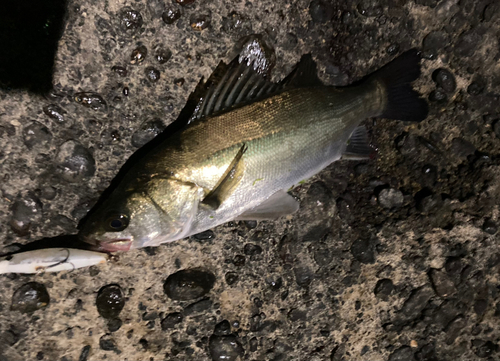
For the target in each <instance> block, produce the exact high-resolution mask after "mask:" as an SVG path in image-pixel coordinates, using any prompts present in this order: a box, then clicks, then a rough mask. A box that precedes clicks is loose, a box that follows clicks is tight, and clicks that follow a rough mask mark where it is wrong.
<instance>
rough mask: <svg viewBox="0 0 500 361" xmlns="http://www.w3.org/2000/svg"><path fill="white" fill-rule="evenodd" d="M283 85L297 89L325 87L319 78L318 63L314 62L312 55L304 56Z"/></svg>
mask: <svg viewBox="0 0 500 361" xmlns="http://www.w3.org/2000/svg"><path fill="white" fill-rule="evenodd" d="M281 84H283V85H285V86H287V87H288V86H293V87H297V88H304V87H309V86H316V85H323V83H322V82H321V80H319V78H318V73H317V69H316V62H315V61H314V60H313V58H312V55H311V53H309V54H305V55H302V58H300V62H299V63H298V64H297V66H296V67H295V69H294V70H293V71H292V72H291V73H290V74H289V75H288V76H287V77H286V78H285V79H283V81H282V82H281Z"/></svg>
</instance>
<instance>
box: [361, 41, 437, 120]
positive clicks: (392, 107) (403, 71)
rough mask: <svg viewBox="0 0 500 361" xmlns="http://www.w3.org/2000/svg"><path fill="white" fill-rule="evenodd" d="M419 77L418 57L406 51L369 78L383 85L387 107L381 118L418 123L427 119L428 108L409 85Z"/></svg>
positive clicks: (414, 53) (413, 52)
mask: <svg viewBox="0 0 500 361" xmlns="http://www.w3.org/2000/svg"><path fill="white" fill-rule="evenodd" d="M419 76H420V56H419V55H418V52H417V50H416V49H411V50H408V51H407V52H405V53H403V54H402V55H400V56H399V57H397V58H396V59H394V60H393V61H391V62H390V63H389V64H387V65H385V66H384V67H382V68H381V69H379V70H378V71H376V72H375V73H374V74H372V75H371V76H370V78H371V79H374V80H376V81H379V82H381V83H382V84H384V86H385V89H386V92H387V105H386V107H385V109H384V111H383V113H382V114H381V115H380V117H381V118H387V119H395V120H407V121H412V122H420V121H422V120H424V119H425V118H426V117H427V113H428V112H429V106H428V105H427V102H426V101H425V100H424V99H422V98H420V97H419V94H418V93H417V92H416V91H414V90H413V89H412V87H411V85H410V83H411V82H412V81H414V80H415V79H417V78H418V77H419Z"/></svg>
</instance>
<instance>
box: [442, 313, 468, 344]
mask: <svg viewBox="0 0 500 361" xmlns="http://www.w3.org/2000/svg"><path fill="white" fill-rule="evenodd" d="M466 326H467V320H466V319H465V318H464V316H462V315H459V316H457V317H455V319H453V320H452V321H451V322H450V323H449V324H448V326H446V343H447V344H448V345H451V344H452V343H453V342H455V339H456V338H457V337H458V336H459V335H460V333H461V332H462V331H463V330H464V328H465V327H466Z"/></svg>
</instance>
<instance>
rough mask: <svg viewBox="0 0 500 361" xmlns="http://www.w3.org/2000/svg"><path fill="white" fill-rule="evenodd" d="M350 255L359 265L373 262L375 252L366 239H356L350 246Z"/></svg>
mask: <svg viewBox="0 0 500 361" xmlns="http://www.w3.org/2000/svg"><path fill="white" fill-rule="evenodd" d="M351 254H352V255H353V257H354V258H355V259H356V260H358V261H359V262H361V263H373V262H375V251H374V249H373V246H372V245H371V244H370V241H369V240H368V239H357V240H355V241H354V242H353V243H352V245H351Z"/></svg>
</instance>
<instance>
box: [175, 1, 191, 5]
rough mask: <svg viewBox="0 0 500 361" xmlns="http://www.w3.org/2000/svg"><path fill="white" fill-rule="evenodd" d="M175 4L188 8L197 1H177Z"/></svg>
mask: <svg viewBox="0 0 500 361" xmlns="http://www.w3.org/2000/svg"><path fill="white" fill-rule="evenodd" d="M175 2H176V3H177V4H179V5H182V6H186V5H190V4H192V3H194V2H195V0H175Z"/></svg>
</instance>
